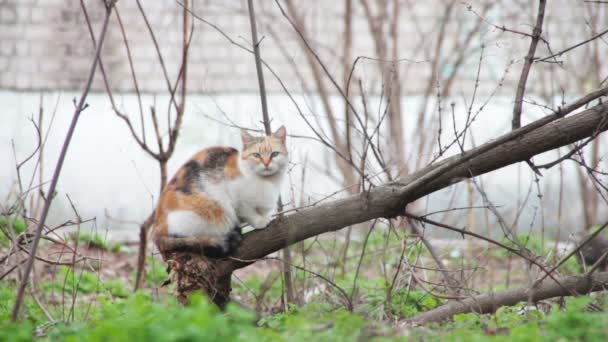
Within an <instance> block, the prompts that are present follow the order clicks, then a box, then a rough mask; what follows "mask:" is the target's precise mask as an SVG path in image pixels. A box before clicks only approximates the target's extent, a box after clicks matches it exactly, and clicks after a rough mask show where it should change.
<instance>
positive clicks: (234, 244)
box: [202, 226, 243, 259]
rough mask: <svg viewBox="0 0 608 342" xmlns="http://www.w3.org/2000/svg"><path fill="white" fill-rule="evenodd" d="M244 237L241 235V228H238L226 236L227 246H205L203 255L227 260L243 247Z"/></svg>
mask: <svg viewBox="0 0 608 342" xmlns="http://www.w3.org/2000/svg"><path fill="white" fill-rule="evenodd" d="M242 240H243V235H242V234H241V228H239V227H238V226H237V227H235V228H234V229H233V230H231V231H230V233H228V236H226V246H227V247H224V246H220V245H215V246H205V247H203V250H202V252H203V254H204V255H205V256H206V257H208V258H215V259H219V258H225V257H228V256H230V255H232V254H233V253H234V251H235V250H236V249H237V248H238V247H239V246H240V245H241V241H242Z"/></svg>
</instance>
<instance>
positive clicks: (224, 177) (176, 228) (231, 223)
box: [153, 126, 288, 258]
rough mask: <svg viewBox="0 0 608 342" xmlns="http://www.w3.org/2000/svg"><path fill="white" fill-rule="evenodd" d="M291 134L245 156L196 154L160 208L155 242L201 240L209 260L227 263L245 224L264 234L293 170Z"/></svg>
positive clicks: (252, 145)
mask: <svg viewBox="0 0 608 342" xmlns="http://www.w3.org/2000/svg"><path fill="white" fill-rule="evenodd" d="M286 134H287V132H286V130H285V127H284V126H281V127H280V128H279V129H278V130H277V131H276V132H274V133H273V134H272V135H270V136H264V137H253V136H251V135H249V133H247V132H246V131H244V130H243V131H241V137H242V140H243V150H242V151H241V152H240V153H239V151H237V150H236V149H234V148H232V147H224V146H215V147H209V148H206V149H204V150H202V151H200V152H198V153H197V154H195V155H194V156H193V157H192V158H191V159H190V160H189V161H188V162H187V163H186V164H184V165H183V166H182V167H181V168H180V169H179V170H178V171H177V173H176V174H175V176H173V178H172V179H171V181H170V182H169V184H168V185H167V186H166V187H165V190H164V191H163V193H162V194H161V196H160V198H159V201H158V205H157V207H156V213H155V220H154V230H153V234H154V239H157V238H158V237H161V236H173V237H189V236H196V237H199V238H202V240H203V241H204V243H203V245H202V252H203V254H205V255H206V256H207V257H212V258H222V257H226V256H228V255H230V254H232V253H233V252H234V249H235V248H236V247H238V245H239V243H240V241H241V230H240V228H239V223H240V222H246V223H248V224H250V225H251V226H253V227H254V228H256V229H261V228H265V227H266V226H267V225H268V223H270V221H271V214H272V213H273V210H274V209H275V207H276V204H277V200H278V197H279V193H280V188H281V181H282V179H283V175H284V174H285V169H286V168H287V164H288V152H287V148H286V146H285V139H286Z"/></svg>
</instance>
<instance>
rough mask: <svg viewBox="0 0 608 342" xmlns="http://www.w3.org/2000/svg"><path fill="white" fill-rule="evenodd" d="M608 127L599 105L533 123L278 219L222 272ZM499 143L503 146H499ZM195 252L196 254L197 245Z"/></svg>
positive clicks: (167, 245) (181, 242)
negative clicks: (396, 178) (364, 189)
mask: <svg viewBox="0 0 608 342" xmlns="http://www.w3.org/2000/svg"><path fill="white" fill-rule="evenodd" d="M542 120H544V119H540V120H538V121H537V122H540V121H542ZM607 121H608V105H607V104H599V105H597V106H595V107H592V108H590V109H587V110H585V111H583V112H581V113H578V114H576V115H573V116H571V117H568V118H563V119H559V120H556V121H553V122H551V123H548V124H546V125H544V126H540V128H537V129H532V130H530V128H529V127H530V126H534V125H536V122H533V123H531V124H529V125H527V126H524V127H522V128H520V129H518V130H515V131H511V132H509V133H506V134H505V135H503V136H501V137H498V138H497V139H495V140H492V141H489V142H487V143H486V144H483V145H481V146H479V147H477V148H475V149H472V150H469V151H467V152H465V153H463V154H459V155H456V156H453V157H450V158H447V159H445V160H443V161H441V162H439V163H437V164H434V165H430V166H427V167H426V168H423V169H422V170H420V171H418V172H416V173H414V174H411V175H409V176H408V177H406V178H405V179H403V180H401V181H400V182H395V183H389V184H386V185H382V186H378V187H376V188H374V189H372V190H370V191H369V192H364V193H359V194H355V195H352V196H349V197H346V198H344V199H339V200H335V201H332V202H326V203H323V204H319V205H317V206H315V207H310V208H306V209H303V210H301V211H299V212H297V213H295V214H292V215H289V216H285V217H282V218H279V219H276V220H274V221H273V222H271V224H270V225H269V227H268V228H266V229H264V230H257V231H254V232H251V233H248V234H246V235H245V237H244V240H243V244H242V245H241V247H240V248H239V249H238V250H237V252H236V254H235V256H234V259H233V260H226V261H222V262H221V264H222V269H223V270H224V271H225V272H228V273H230V272H232V271H233V270H234V269H236V268H241V267H244V266H246V265H248V264H249V263H251V262H254V261H255V259H258V258H261V257H263V256H265V255H268V254H270V253H273V252H276V251H278V250H280V249H281V248H283V247H285V246H288V245H290V244H293V243H296V242H299V241H302V240H305V239H307V238H310V237H313V236H316V235H319V234H322V233H326V232H330V231H335V230H339V229H341V228H343V227H346V226H350V225H353V224H357V223H360V222H365V221H369V220H371V219H374V218H379V217H394V216H397V215H399V214H400V213H402V212H403V209H404V207H405V206H406V205H407V203H410V202H412V201H414V200H416V199H418V198H421V197H423V196H426V195H428V194H430V193H432V192H435V191H437V190H440V189H442V188H445V187H447V186H449V185H452V184H455V183H458V182H460V181H462V180H464V179H467V178H470V177H474V176H478V175H481V174H484V173H487V172H491V171H494V170H497V169H500V168H502V167H505V166H507V165H511V164H514V163H517V162H521V161H525V160H528V159H530V158H531V157H533V156H535V155H537V154H540V153H543V152H546V151H550V150H553V149H555V148H558V147H560V146H565V145H568V144H571V143H573V142H575V141H578V140H580V139H583V138H585V137H588V136H591V135H593V134H595V133H597V132H601V131H605V130H606V129H607V128H608V125H607ZM507 138H508V139H507ZM503 141H504V142H503ZM496 142H503V143H501V144H498V145H496ZM495 145H496V146H495ZM489 147H492V148H489ZM438 171H440V172H438ZM429 175H434V176H433V177H432V178H430V179H429V180H428V181H421V180H424V179H426V178H427V177H428V176H429ZM157 243H162V247H164V249H165V250H175V249H178V250H179V249H182V248H183V247H184V246H187V245H188V243H187V240H185V239H171V238H169V239H165V240H163V241H159V242H157ZM176 244H178V245H176ZM180 247H181V248H180ZM191 248H195V245H194V246H191ZM161 250H163V248H161Z"/></svg>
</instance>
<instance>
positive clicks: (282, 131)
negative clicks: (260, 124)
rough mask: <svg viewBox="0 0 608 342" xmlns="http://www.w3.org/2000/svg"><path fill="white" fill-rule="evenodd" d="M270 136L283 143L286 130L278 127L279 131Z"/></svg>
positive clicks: (283, 127)
mask: <svg viewBox="0 0 608 342" xmlns="http://www.w3.org/2000/svg"><path fill="white" fill-rule="evenodd" d="M272 136H273V137H275V138H277V139H279V140H281V141H282V142H283V143H285V138H287V130H286V129H285V126H281V127H279V129H277V130H276V131H275V132H274V133H272Z"/></svg>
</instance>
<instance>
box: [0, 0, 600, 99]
mask: <svg viewBox="0 0 608 342" xmlns="http://www.w3.org/2000/svg"><path fill="white" fill-rule="evenodd" d="M141 2H142V5H143V7H144V10H145V13H146V15H147V17H148V19H149V21H150V23H151V26H152V28H153V30H154V34H155V35H156V38H157V40H158V43H159V45H160V47H161V49H160V50H161V52H162V55H163V58H164V62H165V64H166V68H167V71H168V73H169V76H170V78H171V79H172V80H175V77H176V75H177V72H178V68H179V65H180V61H181V41H182V9H181V8H180V7H179V6H178V5H177V3H176V2H175V1H173V0H142V1H141ZM85 3H86V4H87V6H88V7H87V9H88V12H89V15H90V17H91V20H92V22H93V25H94V31H95V34H96V35H98V34H99V31H100V29H101V22H102V20H103V15H104V10H103V8H102V6H101V2H100V1H96V0H95V1H94V0H85ZM256 3H257V4H258V8H257V13H258V17H259V18H258V26H259V31H260V33H259V34H260V36H264V40H263V42H262V54H263V57H264V58H265V60H266V61H267V62H268V63H269V64H270V65H271V66H272V68H273V69H274V70H275V72H276V73H277V74H278V75H279V76H280V78H281V79H282V80H283V81H284V82H285V84H286V86H287V87H288V88H289V89H290V90H291V91H293V92H296V93H298V92H304V91H306V89H307V87H310V85H311V84H312V83H311V77H312V76H311V75H312V74H311V71H310V68H309V66H308V64H307V61H306V56H305V50H303V49H302V47H301V45H300V44H299V43H300V42H299V40H298V37H297V35H296V34H295V33H294V31H293V30H292V29H291V27H290V26H289V24H288V23H287V21H286V20H285V18H283V17H282V16H281V13H280V12H279V10H278V8H277V6H276V4H275V3H274V1H270V0H264V1H257V2H256ZM295 3H296V6H297V7H298V11H299V13H302V14H303V16H304V18H305V22H306V25H307V27H308V29H309V33H310V39H311V42H312V44H313V45H314V46H315V49H316V51H317V52H318V53H319V55H320V56H321V58H322V59H323V60H324V61H325V63H326V66H327V68H328V69H329V70H331V72H332V75H334V77H335V79H336V80H342V67H341V65H340V56H341V54H342V51H343V39H342V32H343V14H342V13H343V10H344V8H343V2H342V1H322V0H316V1H296V2H295ZM371 3H374V4H376V2H374V1H372V2H371ZM401 3H402V6H404V7H403V8H402V9H401V20H400V21H399V40H398V44H399V51H400V53H399V58H410V59H413V60H426V59H427V58H428V56H429V55H431V54H432V53H433V49H434V47H435V45H436V39H437V32H438V28H439V23H440V21H441V19H442V16H443V15H444V9H445V6H446V3H447V1H444V0H427V1H405V2H403V1H402V2H401ZM245 4H246V2H245V1H244V0H243V1H240V0H239V1H237V0H229V1H227V0H206V1H194V11H195V12H196V13H198V14H200V15H201V16H202V17H204V18H205V19H207V20H208V21H210V22H212V23H214V24H216V25H218V26H219V27H221V29H222V30H223V31H224V32H225V33H226V34H227V35H228V36H230V37H231V38H232V39H234V40H235V41H236V42H238V43H241V44H245V45H248V44H249V43H248V41H249V40H250V38H249V37H250V31H249V21H248V17H247V12H246V5H245ZM406 4H409V5H408V6H406ZM471 5H472V6H473V8H474V9H476V10H477V11H478V12H480V11H481V8H482V6H483V4H482V2H481V1H472V2H471ZM374 6H375V5H374ZM117 7H118V13H119V14H120V16H121V19H122V21H123V24H124V26H125V31H126V34H127V39H128V41H129V47H130V50H131V52H132V57H133V62H134V65H135V73H136V75H137V79H138V82H139V86H140V88H141V90H142V91H144V92H154V93H157V92H166V90H167V86H166V82H165V79H164V78H163V76H162V75H163V74H162V71H161V67H160V63H159V60H158V56H157V53H156V50H155V49H154V45H153V44H152V40H151V38H150V34H149V33H148V31H147V28H146V25H145V23H144V20H143V17H142V15H141V13H140V11H139V9H138V7H137V5H136V1H135V0H120V1H118V5H117ZM353 8H354V13H355V16H354V18H353V34H354V37H355V38H354V41H355V43H354V51H353V56H359V55H363V56H370V57H375V47H374V43H373V40H372V39H371V36H370V33H369V26H368V22H367V21H366V19H365V16H364V12H363V8H362V6H361V4H360V2H359V1H356V0H354V1H353ZM595 8H598V9H602V8H603V10H605V11H608V6H603V7H599V6H595V7H592V5H589V4H584V3H583V2H582V1H572V0H554V1H551V2H549V4H548V11H547V12H548V13H547V19H546V25H545V36H547V37H549V38H551V43H552V46H551V48H552V50H553V51H559V50H560V49H562V48H564V47H567V46H569V45H572V44H574V43H576V42H578V41H579V40H581V39H584V38H585V37H588V36H590V35H591V33H590V31H589V27H588V26H587V25H586V24H585V21H588V20H589V16H590V15H591V13H592V11H593V9H595ZM535 12H536V2H532V1H530V2H526V1H507V2H503V3H502V4H500V5H496V6H494V7H493V8H492V9H491V10H490V11H489V12H488V13H487V14H486V17H485V18H486V20H487V21H488V22H493V23H496V24H499V25H503V24H504V25H506V26H508V27H510V28H513V29H517V30H520V31H525V32H531V25H532V24H533V23H534V19H535V18H534V16H535ZM385 15H391V14H390V11H389V12H388V13H387V14H385ZM607 17H608V15H607V14H606V13H603V14H601V15H600V16H599V18H600V20H601V22H600V23H599V24H598V26H599V27H600V29H604V28H605V26H606V21H607V19H606V18H607ZM379 20H380V21H382V18H380V19H379ZM476 20H477V17H476V16H475V15H474V14H473V13H472V12H470V11H469V10H467V6H466V5H463V4H461V3H460V2H457V4H456V5H455V7H454V10H453V12H452V15H451V20H450V22H449V24H448V27H447V30H446V37H445V41H444V47H443V48H442V51H445V52H444V53H442V56H441V58H442V59H445V60H448V61H449V60H450V57H451V56H450V55H451V54H453V53H454V52H453V50H452V48H453V46H454V44H456V43H457V42H459V41H463V40H464V38H465V36H466V34H467V30H470V28H471V27H473V26H474V25H475V22H476ZM194 25H195V26H194V37H193V40H192V47H191V50H190V63H189V66H188V77H189V82H188V84H189V89H190V91H194V92H231V91H244V92H252V91H253V92H255V91H257V80H256V75H255V68H254V62H253V57H252V55H251V54H249V53H247V52H245V51H243V50H242V49H240V48H238V47H236V46H235V45H233V44H230V43H229V42H228V41H227V40H226V39H225V38H224V37H222V35H221V34H219V33H218V32H217V31H215V30H213V29H211V28H210V27H209V26H207V25H204V24H202V23H201V22H199V21H197V20H195V21H194ZM528 41H529V39H528V38H525V37H522V36H519V35H514V34H508V33H502V32H500V31H499V30H496V29H493V28H492V27H491V26H490V25H488V24H487V23H486V24H483V25H482V29H481V34H480V35H476V36H475V37H474V38H473V43H472V44H471V46H472V48H471V51H470V53H469V54H468V57H467V58H466V60H465V63H464V64H465V67H464V68H463V69H462V71H461V72H460V73H459V75H458V78H457V80H456V81H457V89H472V87H473V84H474V80H475V75H476V70H477V63H478V60H479V46H480V45H481V43H482V42H483V43H484V44H485V53H486V57H485V60H484V69H483V72H482V75H481V89H482V90H488V89H491V88H492V87H493V86H494V85H495V84H496V83H497V80H498V79H499V78H500V77H501V76H502V73H503V71H504V68H505V66H506V65H507V64H508V63H509V61H510V60H512V59H515V60H516V61H521V59H522V58H523V56H524V55H525V51H526V50H527V45H528ZM600 49H601V51H600V53H601V55H606V52H608V51H606V44H603V45H601V46H600ZM538 51H539V52H538V54H539V55H546V54H547V53H548V52H549V50H548V48H547V46H545V45H544V44H540V46H539V49H538ZM93 53H94V49H93V46H92V43H91V39H90V37H89V32H88V29H87V26H86V22H85V20H84V17H83V13H82V10H81V8H80V4H79V1H78V0H0V89H17V90H41V89H53V90H58V89H63V90H73V89H79V88H81V87H82V85H83V83H84V80H85V79H86V76H87V71H88V69H89V65H90V63H91V60H92V58H93ZM577 53H579V52H578V51H575V52H573V53H572V55H570V56H568V58H579V60H576V59H574V60H571V59H567V61H569V62H571V63H570V64H569V65H568V64H567V65H565V66H564V68H563V69H562V70H560V72H562V74H563V76H559V77H557V78H556V79H555V80H554V81H555V82H557V83H556V84H557V85H556V86H555V87H558V88H565V89H568V87H572V85H571V83H572V82H569V81H568V75H569V74H568V72H570V73H574V74H575V73H576V70H577V68H578V67H579V64H581V62H582V63H586V62H585V61H584V59H585V58H586V57H585V56H586V55H584V54H583V53H582V51H581V52H580V54H579V55H577ZM103 63H104V66H105V69H106V70H107V73H108V77H109V82H110V84H111V86H112V88H113V89H114V90H116V91H133V89H134V88H133V82H132V78H131V72H130V68H129V63H128V59H127V54H126V49H125V45H124V43H123V37H122V34H121V30H120V27H119V25H118V21H117V18H116V16H115V15H114V16H113V17H112V19H111V23H110V30H109V32H108V36H107V39H106V42H105V43H104V49H103ZM519 65H521V64H517V65H516V66H515V67H513V68H512V69H511V71H510V73H509V77H508V78H507V82H511V83H513V82H514V81H515V80H516V78H517V76H518V74H519V69H520V67H519ZM294 66H296V67H294ZM377 66H378V64H377V62H373V61H364V62H362V63H361V64H360V66H359V67H360V69H359V74H358V75H359V76H360V77H362V78H364V80H365V81H366V82H369V83H373V82H376V83H377V84H379V83H380V82H381V78H382V77H381V74H380V73H379V72H378V68H377ZM554 67H555V66H544V65H541V66H539V69H538V70H540V71H542V70H549V68H554ZM449 68H450V63H447V64H446V67H445V68H444V70H441V71H440V72H441V73H448V72H449ZM543 68H544V69H543ZM568 68H570V69H568ZM430 69H431V63H429V62H426V63H418V64H413V63H402V64H401V68H400V77H401V82H402V87H403V91H404V93H406V94H420V93H422V92H423V90H424V88H425V86H426V84H427V80H428V79H429V77H430ZM596 72H597V73H599V72H600V70H597V71H596ZM539 75H540V73H534V72H533V74H532V76H531V77H532V80H533V81H532V82H531V84H532V85H531V86H532V87H537V88H539V86H538V84H537V83H535V82H534V80H541V78H539ZM98 76H99V75H98ZM301 78H303V79H304V80H305V84H307V86H306V87H304V86H303V83H302V81H301ZM266 79H267V84H268V87H269V90H270V91H281V86H280V84H279V82H277V81H276V79H275V78H274V77H273V76H272V75H271V74H270V73H268V72H267V71H266ZM327 87H328V88H329V89H332V87H331V85H330V84H329V82H327ZM376 88H378V87H376ZM93 89H94V90H97V91H103V83H102V82H101V78H100V77H98V78H97V79H96V80H95V83H94V85H93Z"/></svg>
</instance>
